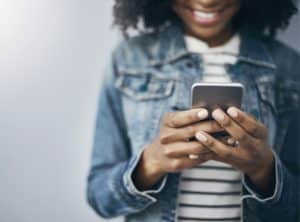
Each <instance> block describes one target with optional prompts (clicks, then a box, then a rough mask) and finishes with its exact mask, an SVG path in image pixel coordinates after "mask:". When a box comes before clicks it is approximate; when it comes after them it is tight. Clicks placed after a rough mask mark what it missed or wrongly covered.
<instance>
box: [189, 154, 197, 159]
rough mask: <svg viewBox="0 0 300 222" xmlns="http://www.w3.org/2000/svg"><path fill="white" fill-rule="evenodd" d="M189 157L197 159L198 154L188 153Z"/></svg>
mask: <svg viewBox="0 0 300 222" xmlns="http://www.w3.org/2000/svg"><path fill="white" fill-rule="evenodd" d="M189 158H190V159H191V160H196V159H199V155H195V154H190V155H189Z"/></svg>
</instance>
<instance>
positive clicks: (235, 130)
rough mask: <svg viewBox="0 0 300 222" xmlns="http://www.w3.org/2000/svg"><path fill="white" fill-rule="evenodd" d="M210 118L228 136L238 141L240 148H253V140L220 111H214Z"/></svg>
mask: <svg viewBox="0 0 300 222" xmlns="http://www.w3.org/2000/svg"><path fill="white" fill-rule="evenodd" d="M212 117H213V118H214V119H215V120H216V121H217V122H218V123H219V124H220V125H221V126H222V127H223V128H224V129H225V130H226V131H227V132H228V133H229V134H230V136H232V137H233V138H234V139H235V140H237V141H239V143H240V144H241V145H242V146H245V147H252V146H254V144H255V143H254V138H253V137H252V136H250V135H249V134H248V132H247V131H246V130H244V129H243V128H242V127H241V126H240V125H239V124H237V123H236V122H235V121H234V120H232V119H231V118H230V117H229V116H228V115H226V113H224V112H223V111H222V110H221V109H216V110H214V111H213V112H212Z"/></svg>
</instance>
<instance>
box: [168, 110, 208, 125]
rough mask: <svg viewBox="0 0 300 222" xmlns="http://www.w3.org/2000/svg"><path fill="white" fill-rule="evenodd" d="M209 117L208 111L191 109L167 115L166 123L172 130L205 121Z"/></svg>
mask: <svg viewBox="0 0 300 222" xmlns="http://www.w3.org/2000/svg"><path fill="white" fill-rule="evenodd" d="M207 117H208V111H207V110H206V109H203V108H199V109H190V110H186V111H180V112H172V113H168V114H166V116H165V118H164V123H165V125H166V126H168V127H171V128H178V127H183V126H186V125H190V124H192V123H195V122H198V121H201V120H204V119H206V118H207Z"/></svg>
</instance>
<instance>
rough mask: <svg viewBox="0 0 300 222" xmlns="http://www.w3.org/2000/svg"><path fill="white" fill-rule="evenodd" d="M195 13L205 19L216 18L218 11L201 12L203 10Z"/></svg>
mask: <svg viewBox="0 0 300 222" xmlns="http://www.w3.org/2000/svg"><path fill="white" fill-rule="evenodd" d="M194 14H195V15H196V16H198V17H200V18H204V19H212V18H214V17H215V16H216V15H217V13H216V12H215V13H207V12H201V11H196V10H195V11H194Z"/></svg>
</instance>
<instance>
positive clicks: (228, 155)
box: [196, 131, 235, 161]
mask: <svg viewBox="0 0 300 222" xmlns="http://www.w3.org/2000/svg"><path fill="white" fill-rule="evenodd" d="M196 138H197V140H198V141H199V142H201V143H202V144H203V145H204V146H206V147H207V148H209V149H210V150H212V151H213V152H215V153H216V154H217V155H218V156H219V157H220V158H222V159H223V160H228V161H230V160H231V159H232V158H234V157H235V150H234V149H232V148H231V147H229V146H227V145H225V144H223V143H222V142H221V141H219V140H217V139H215V138H213V137H212V136H210V135H209V134H207V133H205V132H203V131H200V132H197V134H196Z"/></svg>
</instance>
